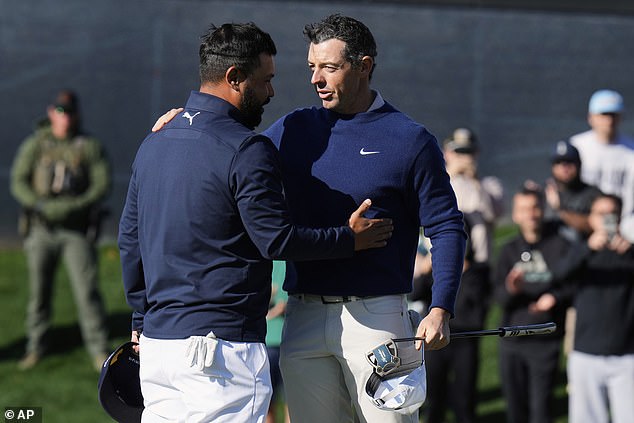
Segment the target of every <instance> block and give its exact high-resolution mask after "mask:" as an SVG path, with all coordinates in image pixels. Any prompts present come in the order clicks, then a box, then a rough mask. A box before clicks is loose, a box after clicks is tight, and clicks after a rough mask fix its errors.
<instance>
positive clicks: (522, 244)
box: [495, 183, 571, 423]
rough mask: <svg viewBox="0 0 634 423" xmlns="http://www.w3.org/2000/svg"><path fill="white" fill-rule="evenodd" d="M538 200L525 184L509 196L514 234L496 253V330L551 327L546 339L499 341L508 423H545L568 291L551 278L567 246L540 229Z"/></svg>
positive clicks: (540, 197)
mask: <svg viewBox="0 0 634 423" xmlns="http://www.w3.org/2000/svg"><path fill="white" fill-rule="evenodd" d="M543 201H544V200H543V195H542V192H541V190H540V189H539V187H538V186H537V185H536V184H534V183H527V184H525V186H524V187H523V188H522V189H521V190H519V191H518V192H517V193H516V194H515V195H514V197H513V211H512V219H513V222H514V223H515V224H516V225H517V226H518V229H519V235H518V236H517V237H515V238H514V239H512V240H510V241H509V242H508V243H506V244H505V245H504V246H503V247H502V248H501V250H500V253H499V257H498V262H497V266H496V271H495V285H496V287H495V297H496V300H497V301H498V302H499V304H500V306H501V309H502V320H501V322H500V325H501V326H515V325H528V324H538V323H545V322H551V321H552V322H555V323H556V324H557V330H556V331H555V332H554V333H552V334H549V335H543V336H528V337H519V338H503V339H501V340H500V347H499V354H500V375H501V381H502V390H503V393H504V397H505V399H506V404H507V418H508V420H507V421H508V422H509V423H549V422H551V421H552V400H553V389H554V386H555V377H556V374H557V370H558V365H559V355H560V352H561V343H562V342H561V341H562V338H563V334H564V331H563V328H564V324H563V323H564V317H565V312H566V308H567V306H568V304H569V302H570V299H571V288H570V287H569V285H566V284H562V283H560V281H558V280H556V279H555V278H554V276H553V274H554V273H553V272H554V271H555V269H556V268H557V265H558V263H559V260H561V258H562V257H564V256H565V255H566V253H567V252H568V251H569V249H570V243H569V242H568V241H567V240H566V239H565V238H563V237H562V236H561V235H559V233H558V231H557V229H556V228H555V227H552V226H551V225H544V224H543Z"/></svg>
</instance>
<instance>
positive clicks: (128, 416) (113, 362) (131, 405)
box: [99, 342, 143, 423]
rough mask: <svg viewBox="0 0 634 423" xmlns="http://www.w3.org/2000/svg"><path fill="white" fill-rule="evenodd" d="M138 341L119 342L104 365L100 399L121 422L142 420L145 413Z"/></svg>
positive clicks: (100, 380)
mask: <svg viewBox="0 0 634 423" xmlns="http://www.w3.org/2000/svg"><path fill="white" fill-rule="evenodd" d="M135 345H138V344H137V343H136V342H126V343H125V344H123V345H121V346H119V347H118V348H117V349H116V350H114V352H113V353H112V354H110V356H109V357H108V359H106V361H105V362H104V363H103V366H102V367H101V375H100V376H99V402H100V403H101V406H102V407H103V409H104V410H106V413H108V415H109V416H110V417H112V418H113V419H114V420H116V421H117V422H119V423H133V422H134V423H138V422H140V421H141V414H142V413H143V395H142V394H141V382H140V380H139V355H138V354H137V353H136V352H135V351H134V349H133V347H134V346H135Z"/></svg>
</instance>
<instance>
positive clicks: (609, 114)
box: [570, 90, 634, 242]
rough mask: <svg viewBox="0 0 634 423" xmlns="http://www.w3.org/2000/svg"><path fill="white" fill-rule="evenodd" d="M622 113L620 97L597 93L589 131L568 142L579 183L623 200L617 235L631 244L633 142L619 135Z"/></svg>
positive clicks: (633, 238) (609, 92)
mask: <svg viewBox="0 0 634 423" xmlns="http://www.w3.org/2000/svg"><path fill="white" fill-rule="evenodd" d="M624 111H625V105H624V102H623V97H622V96H621V95H620V94H619V93H618V92H616V91H613V90H599V91H596V92H595V93H594V94H592V97H590V102H589V104H588V123H589V124H590V128H591V129H590V130H588V131H586V132H583V133H580V134H577V135H574V136H572V137H571V138H570V143H571V144H572V145H573V146H575V147H576V148H577V150H579V155H580V157H581V163H583V166H582V167H581V180H582V181H583V182H585V183H586V184H589V185H593V186H596V187H597V188H598V189H600V190H601V191H602V192H604V193H606V194H614V195H616V196H619V197H621V199H622V201H623V216H622V219H621V228H620V231H621V234H622V235H623V236H624V237H625V238H626V239H628V240H629V241H630V242H633V241H634V139H632V138H631V137H629V136H626V135H624V134H622V133H621V131H620V130H619V126H620V124H621V120H622V117H623V113H624Z"/></svg>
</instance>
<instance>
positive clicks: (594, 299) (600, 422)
mask: <svg viewBox="0 0 634 423" xmlns="http://www.w3.org/2000/svg"><path fill="white" fill-rule="evenodd" d="M620 208H621V200H620V199H619V198H618V197H616V196H613V195H603V194H602V195H600V196H599V197H597V198H595V199H594V201H593V203H592V208H591V210H590V216H589V222H590V227H591V230H592V232H591V234H590V236H589V238H588V239H587V240H585V239H584V240H582V241H580V242H579V243H578V244H577V245H576V246H575V248H574V249H573V250H572V251H571V252H570V254H569V255H568V256H567V258H566V259H565V260H564V262H563V263H562V264H561V270H560V272H561V274H562V275H569V274H572V275H573V276H574V277H573V278H571V279H572V280H574V281H575V282H577V284H576V290H575V299H574V305H575V309H576V310H577V323H576V329H575V341H574V348H573V351H572V352H571V353H570V355H569V357H568V383H569V388H570V389H569V401H570V404H569V412H570V423H608V422H612V423H627V422H631V421H632V416H634V401H632V399H634V336H632V334H634V283H633V280H634V248H632V244H631V243H630V242H628V241H627V240H625V239H624V238H623V237H622V236H621V234H620V233H619V226H618V219H619V216H620V215H621V210H620ZM573 272H574V273H573Z"/></svg>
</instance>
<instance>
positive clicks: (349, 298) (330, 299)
mask: <svg viewBox="0 0 634 423" xmlns="http://www.w3.org/2000/svg"><path fill="white" fill-rule="evenodd" d="M293 297H295V298H297V299H298V300H300V301H302V302H305V303H322V304H341V303H351V302H354V301H360V300H364V299H366V298H372V297H359V296H356V295H313V294H294V295H293Z"/></svg>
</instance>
